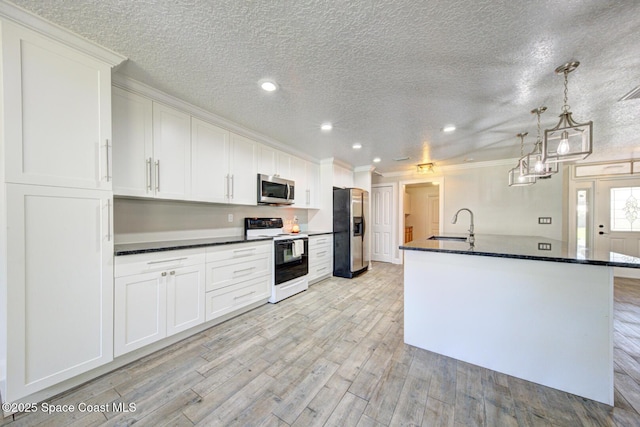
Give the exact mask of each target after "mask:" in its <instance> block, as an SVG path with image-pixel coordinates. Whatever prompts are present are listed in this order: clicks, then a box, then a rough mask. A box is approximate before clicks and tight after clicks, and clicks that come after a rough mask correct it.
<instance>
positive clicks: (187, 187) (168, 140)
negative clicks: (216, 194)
mask: <svg viewBox="0 0 640 427" xmlns="http://www.w3.org/2000/svg"><path fill="white" fill-rule="evenodd" d="M152 166H153V177H154V180H153V187H154V190H155V195H156V197H158V198H163V199H177V200H183V199H186V198H187V196H188V195H189V194H190V192H191V116H190V115H189V114H186V113H183V112H182V111H179V110H176V109H175V108H171V107H168V106H166V105H163V104H160V103H157V102H154V103H153V165H152Z"/></svg>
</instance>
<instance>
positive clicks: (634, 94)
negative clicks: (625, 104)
mask: <svg viewBox="0 0 640 427" xmlns="http://www.w3.org/2000/svg"><path fill="white" fill-rule="evenodd" d="M630 99H640V86H638V87H637V88H635V89H632V90H631V92H629V93H628V94H626V95H625V96H623V97H622V98H620V101H628V100H630Z"/></svg>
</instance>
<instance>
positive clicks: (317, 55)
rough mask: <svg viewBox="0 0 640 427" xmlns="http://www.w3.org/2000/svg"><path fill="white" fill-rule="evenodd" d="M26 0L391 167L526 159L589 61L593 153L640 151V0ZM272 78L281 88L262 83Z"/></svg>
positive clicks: (342, 155) (157, 69)
mask: <svg viewBox="0 0 640 427" xmlns="http://www.w3.org/2000/svg"><path fill="white" fill-rule="evenodd" d="M14 3H15V4H17V5H19V6H21V7H23V8H25V9H27V10H30V11H32V12H34V13H36V14H38V15H40V16H42V17H44V18H46V19H48V20H50V21H52V22H54V23H57V24H59V25H61V26H62V27H65V28H67V29H70V30H72V31H74V32H76V33H79V34H81V35H82V36H84V37H86V38H88V39H90V40H93V41H95V42H97V43H98V44H101V45H103V46H105V47H107V48H110V49H112V50H114V51H116V52H118V53H120V54H122V55H125V56H126V57H128V58H129V61H128V62H127V63H126V64H125V65H123V66H122V68H121V70H120V71H119V72H121V73H123V74H125V75H127V76H130V77H132V78H134V79H136V80H139V81H141V82H144V83H146V84H148V85H151V86H153V87H156V88H159V89H161V90H163V91H165V92H168V93H170V94H172V95H175V96H177V97H179V98H182V99H184V100H186V101H188V102H190V103H193V104H195V105H197V106H199V107H202V108H204V109H206V110H209V111H211V112H213V113H216V114H218V115H220V116H222V117H225V118H227V119H229V120H232V121H234V122H236V123H238V124H240V125H241V126H244V127H247V128H249V129H252V130H254V131H256V132H258V133H261V134H263V135H266V136H268V137H270V138H272V139H275V140H277V141H280V142H281V143H283V144H284V145H287V146H292V147H294V148H295V149H296V150H298V151H300V152H304V153H308V154H309V155H311V156H312V157H314V158H316V159H322V158H326V157H336V158H337V159H340V160H343V161H346V162H348V163H350V164H352V165H353V166H362V165H369V164H371V160H372V159H373V157H376V156H379V157H381V158H382V162H381V163H379V164H378V165H377V169H378V171H380V172H383V173H384V172H392V171H401V170H408V169H412V168H414V167H415V165H416V164H417V163H421V162H428V161H430V162H435V163H436V164H437V165H445V164H455V163H461V162H463V161H464V159H465V158H473V159H475V161H485V160H498V159H508V158H516V157H519V154H520V148H519V139H518V138H516V133H518V132H521V131H528V132H529V139H528V140H527V141H526V142H527V147H526V148H525V150H526V151H530V150H531V148H532V145H533V141H534V139H535V133H536V127H535V123H536V122H535V116H533V115H531V114H530V110H531V109H533V108H535V107H537V106H539V105H546V106H547V107H548V110H547V113H545V114H544V115H543V119H542V123H543V128H544V127H551V126H553V125H555V123H556V122H557V115H558V114H559V113H560V108H561V106H562V92H563V86H562V84H563V80H562V77H561V76H557V75H555V74H554V72H553V70H554V69H555V68H556V67H557V66H558V65H561V64H563V63H565V62H567V61H569V60H579V61H580V62H581V65H580V67H579V68H578V69H577V71H575V72H573V73H571V74H570V76H569V104H570V105H571V110H572V111H573V113H574V114H573V115H574V119H577V120H580V121H586V120H593V122H594V146H595V150H594V151H595V153H594V155H592V156H591V157H590V158H589V159H588V160H589V161H597V160H604V159H612V158H628V157H640V137H639V135H640V100H638V99H633V100H627V101H622V102H618V100H619V99H620V98H621V97H623V96H624V95H625V94H627V93H628V92H630V91H631V90H632V89H634V88H635V87H637V86H638V85H640V31H639V30H638V24H640V2H639V1H637V0H627V1H624V0H623V1H605V0H583V1H577V0H564V1H557V0H553V1H531V0H491V1H486V0H484V1H483V0H460V1H452V0H435V1H434V0H431V1H417V0H410V1H404V0H384V1H374V0H358V1H346V0H342V1H336V0H287V1H280V0H263V1H249V0H218V1H213V0H210V1H203V0H155V1H153V0H94V1H79V0H16V1H14ZM264 78H272V79H274V80H275V81H277V83H278V85H279V86H280V89H279V90H278V91H277V92H274V93H265V92H263V91H262V90H261V89H260V88H259V86H258V81H259V80H260V79H264ZM325 121H331V122H333V124H334V129H333V131H331V132H321V131H320V129H319V126H320V124H321V123H322V122H325ZM448 123H454V124H455V125H456V126H457V128H458V130H457V131H456V132H454V133H452V134H444V133H443V132H441V129H442V127H443V126H444V125H446V124H448ZM355 142H360V143H361V144H362V145H363V148H362V149H361V150H359V151H357V152H356V151H354V150H352V149H351V145H352V144H353V143H355ZM404 156H410V157H411V159H410V160H407V161H403V162H395V161H393V160H392V158H397V157H404Z"/></svg>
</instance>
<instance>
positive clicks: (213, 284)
mask: <svg viewBox="0 0 640 427" xmlns="http://www.w3.org/2000/svg"><path fill="white" fill-rule="evenodd" d="M272 282H273V242H272V241H271V240H268V241H264V242H251V243H241V244H234V245H224V246H213V247H210V248H207V284H206V290H207V293H206V301H207V302H206V320H207V321H209V320H213V319H216V318H218V317H220V316H223V315H225V314H228V313H231V312H234V311H236V310H239V309H241V308H243V307H246V306H248V305H251V304H253V303H256V302H259V301H266V299H268V298H269V296H270V295H271V284H272Z"/></svg>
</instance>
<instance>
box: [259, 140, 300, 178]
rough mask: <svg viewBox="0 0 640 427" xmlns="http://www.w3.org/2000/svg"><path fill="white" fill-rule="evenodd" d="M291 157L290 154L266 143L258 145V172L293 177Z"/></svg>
mask: <svg viewBox="0 0 640 427" xmlns="http://www.w3.org/2000/svg"><path fill="white" fill-rule="evenodd" d="M293 159H294V158H293V156H291V155H290V154H287V153H285V152H282V151H280V150H276V149H275V148H271V147H267V146H266V145H260V148H259V149H258V173H260V174H263V175H275V176H279V177H280V178H284V179H293V178H292V177H293V173H294V172H293V162H294V160H293Z"/></svg>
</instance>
